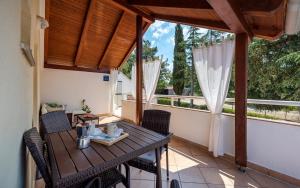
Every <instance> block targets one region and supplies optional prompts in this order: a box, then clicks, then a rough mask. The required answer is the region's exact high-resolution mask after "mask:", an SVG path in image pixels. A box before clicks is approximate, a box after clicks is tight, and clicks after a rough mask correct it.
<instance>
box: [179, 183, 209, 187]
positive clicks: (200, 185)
mask: <svg viewBox="0 0 300 188" xmlns="http://www.w3.org/2000/svg"><path fill="white" fill-rule="evenodd" d="M181 187H182V188H208V186H207V184H199V183H185V182H182V183H181Z"/></svg>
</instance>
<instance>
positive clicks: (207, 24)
mask: <svg viewBox="0 0 300 188" xmlns="http://www.w3.org/2000/svg"><path fill="white" fill-rule="evenodd" d="M153 16H154V18H155V19H158V20H162V21H171V22H175V23H181V24H187V25H192V26H197V27H203V28H207V29H217V30H222V31H230V28H229V27H228V26H227V25H226V24H225V23H224V22H222V21H210V20H200V19H195V18H186V17H180V16H168V15H159V14H154V15H153Z"/></svg>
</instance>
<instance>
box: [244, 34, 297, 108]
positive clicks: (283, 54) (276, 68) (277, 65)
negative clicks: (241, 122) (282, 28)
mask: <svg viewBox="0 0 300 188" xmlns="http://www.w3.org/2000/svg"><path fill="white" fill-rule="evenodd" d="M299 51H300V33H298V34H296V35H283V36H282V37H280V38H279V39H278V40H275V41H266V40H263V39H254V40H253V42H252V43H251V44H250V45H249V71H248V78H249V79H248V80H249V82H248V98H254V99H270V100H299V98H298V99H297V96H299V84H298V83H299ZM254 106H255V107H256V108H257V109H260V110H279V109H282V107H280V106H270V105H254ZM286 110H290V109H286Z"/></svg>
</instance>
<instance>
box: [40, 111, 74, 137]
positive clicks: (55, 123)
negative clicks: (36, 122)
mask: <svg viewBox="0 0 300 188" xmlns="http://www.w3.org/2000/svg"><path fill="white" fill-rule="evenodd" d="M41 122H42V123H41V127H40V130H41V135H42V138H44V135H45V134H48V133H54V132H60V131H66V130H71V125H70V122H69V120H68V117H67V115H66V113H65V111H54V112H49V113H47V114H43V115H42V116H41Z"/></svg>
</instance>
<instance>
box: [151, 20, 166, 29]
mask: <svg viewBox="0 0 300 188" xmlns="http://www.w3.org/2000/svg"><path fill="white" fill-rule="evenodd" d="M164 23H165V22H163V21H155V22H154V23H153V24H152V25H151V27H150V29H151V30H152V31H154V30H156V29H157V28H160V27H161V26H162V25H163V24H164Z"/></svg>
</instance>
